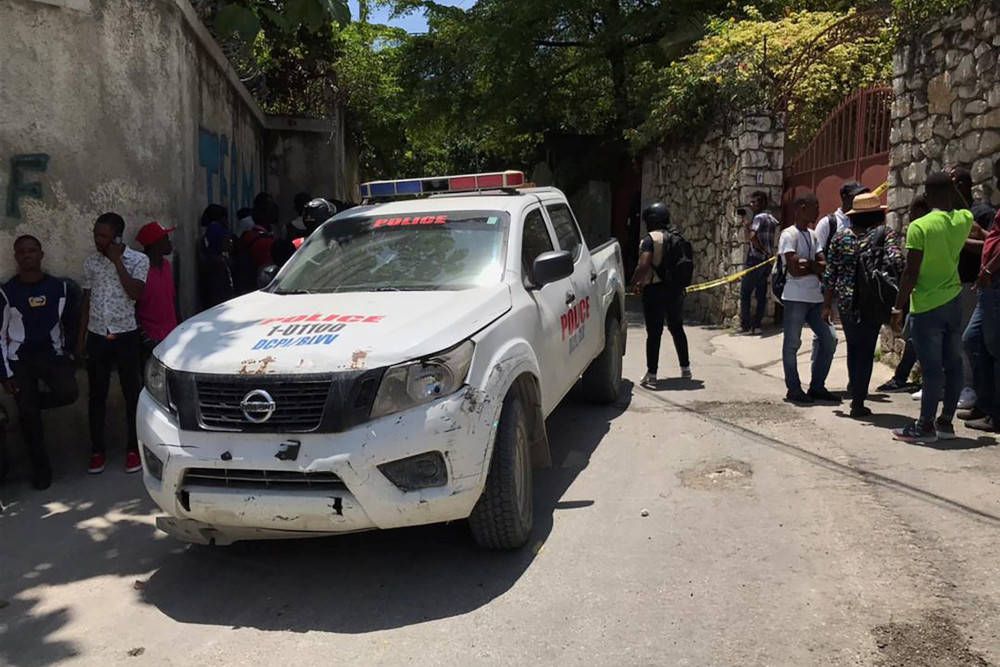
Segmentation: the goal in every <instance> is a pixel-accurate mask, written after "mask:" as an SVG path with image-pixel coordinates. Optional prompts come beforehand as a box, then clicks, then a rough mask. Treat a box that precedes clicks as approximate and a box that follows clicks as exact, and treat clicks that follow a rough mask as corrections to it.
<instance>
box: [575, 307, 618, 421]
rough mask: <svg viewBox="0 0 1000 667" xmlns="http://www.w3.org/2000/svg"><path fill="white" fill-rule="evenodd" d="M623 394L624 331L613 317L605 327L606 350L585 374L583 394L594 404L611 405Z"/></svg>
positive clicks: (591, 363)
mask: <svg viewBox="0 0 1000 667" xmlns="http://www.w3.org/2000/svg"><path fill="white" fill-rule="evenodd" d="M621 393H622V329H621V325H620V324H619V322H618V318H617V317H614V316H611V317H609V318H608V321H607V323H606V324H605V325H604V349H603V350H602V351H601V353H600V354H599V355H598V356H597V358H596V359H594V360H593V361H592V362H590V366H588V367H587V370H586V371H584V373H583V394H584V396H586V397H587V399H588V400H590V401H593V402H594V403H601V404H603V405H609V404H611V403H614V402H615V401H617V400H618V397H619V396H621Z"/></svg>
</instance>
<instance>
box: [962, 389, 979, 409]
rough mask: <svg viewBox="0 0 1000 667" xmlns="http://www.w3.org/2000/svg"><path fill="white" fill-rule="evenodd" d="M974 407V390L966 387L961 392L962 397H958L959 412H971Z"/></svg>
mask: <svg viewBox="0 0 1000 667" xmlns="http://www.w3.org/2000/svg"><path fill="white" fill-rule="evenodd" d="M974 407H976V390H975V389H973V388H972V387H966V388H965V389H963V390H962V395H961V396H959V397H958V409H959V410H971V409H972V408H974Z"/></svg>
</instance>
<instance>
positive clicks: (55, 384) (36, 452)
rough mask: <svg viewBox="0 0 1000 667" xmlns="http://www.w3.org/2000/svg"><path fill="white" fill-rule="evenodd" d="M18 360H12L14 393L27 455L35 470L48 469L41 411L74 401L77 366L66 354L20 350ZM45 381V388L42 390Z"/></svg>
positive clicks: (76, 392)
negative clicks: (21, 351)
mask: <svg viewBox="0 0 1000 667" xmlns="http://www.w3.org/2000/svg"><path fill="white" fill-rule="evenodd" d="M19 356H20V357H21V358H20V359H19V360H18V361H12V362H11V369H12V370H13V371H14V382H15V383H16V384H17V393H16V394H14V402H15V403H16V404H17V412H18V419H19V421H20V422H21V433H22V434H23V436H24V443H25V446H26V447H27V448H28V458H29V459H30V460H31V465H32V467H33V468H34V469H35V470H36V471H37V470H47V469H48V468H49V457H48V454H47V453H46V451H45V441H44V440H43V437H42V410H48V409H50V408H61V407H63V406H66V405H70V404H72V403H74V402H76V399H77V397H78V396H79V394H80V392H79V389H78V388H77V386H76V369H75V368H74V366H73V362H72V361H71V360H70V359H68V358H67V357H58V356H56V355H55V353H54V352H51V351H50V352H40V353H33V354H32V353H28V354H24V353H22V354H21V355H19ZM42 382H44V383H45V386H46V387H48V391H42V389H41V387H40V383H42Z"/></svg>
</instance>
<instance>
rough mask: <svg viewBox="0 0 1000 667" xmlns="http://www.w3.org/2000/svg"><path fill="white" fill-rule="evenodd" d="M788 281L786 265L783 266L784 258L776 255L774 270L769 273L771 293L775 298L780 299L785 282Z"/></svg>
mask: <svg viewBox="0 0 1000 667" xmlns="http://www.w3.org/2000/svg"><path fill="white" fill-rule="evenodd" d="M786 282H788V267H787V266H785V259H784V258H783V257H778V259H777V260H776V261H775V263H774V271H773V272H772V273H771V293H772V294H774V298H775V299H779V300H780V299H781V295H782V294H783V293H784V292H785V283H786Z"/></svg>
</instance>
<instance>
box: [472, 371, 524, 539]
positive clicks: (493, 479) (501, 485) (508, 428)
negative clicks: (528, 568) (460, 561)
mask: <svg viewBox="0 0 1000 667" xmlns="http://www.w3.org/2000/svg"><path fill="white" fill-rule="evenodd" d="M526 417H527V415H526V414H525V412H524V408H523V407H522V405H521V399H520V398H518V396H517V395H516V394H515V392H514V390H511V393H510V394H508V396H507V398H506V400H504V404H503V411H502V412H501V413H500V424H499V427H498V428H497V438H496V443H494V445H493V457H492V458H491V459H490V469H489V471H487V473H486V486H485V487H484V488H483V495H482V496H480V497H479V502H477V503H476V506H475V507H474V508H473V509H472V514H471V515H469V527H470V528H471V529H472V536H473V538H475V540H476V543H477V544H479V546H481V547H483V548H484V549H517V548H519V547H522V546H524V545H525V544H526V543H527V542H528V539H529V538H530V537H531V528H532V525H533V522H534V500H533V497H532V475H531V445H530V441H529V438H528V432H529V429H528V420H527V418H526Z"/></svg>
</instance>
